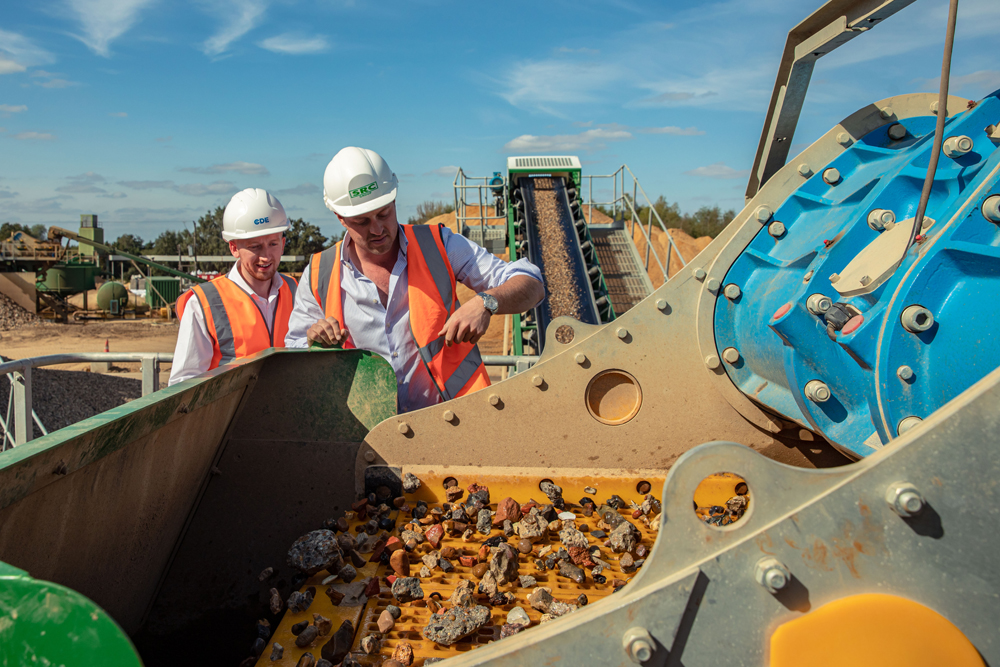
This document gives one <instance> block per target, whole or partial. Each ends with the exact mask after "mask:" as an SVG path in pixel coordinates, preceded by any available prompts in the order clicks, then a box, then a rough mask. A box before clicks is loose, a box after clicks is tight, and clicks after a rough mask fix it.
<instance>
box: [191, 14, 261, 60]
mask: <svg viewBox="0 0 1000 667" xmlns="http://www.w3.org/2000/svg"><path fill="white" fill-rule="evenodd" d="M267 5H268V0H212V1H211V2H210V3H209V10H210V11H211V13H213V14H215V15H216V16H218V17H220V18H222V19H223V21H224V23H223V25H222V28H220V29H219V31H218V32H217V33H215V34H214V35H212V36H211V37H209V38H208V39H207V40H205V43H204V44H203V45H202V51H204V52H205V54H206V55H209V56H218V55H221V54H223V53H225V52H226V51H227V50H229V46H230V44H232V43H233V42H235V41H236V40H238V39H239V38H240V37H242V36H243V35H245V34H247V33H248V32H250V31H251V30H253V29H254V28H256V27H257V25H258V24H259V23H260V22H261V20H263V18H264V12H265V11H266V10H267Z"/></svg>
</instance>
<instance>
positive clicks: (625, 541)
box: [610, 521, 640, 553]
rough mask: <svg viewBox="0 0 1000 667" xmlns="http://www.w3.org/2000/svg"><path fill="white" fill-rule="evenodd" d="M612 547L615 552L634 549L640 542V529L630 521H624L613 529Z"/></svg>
mask: <svg viewBox="0 0 1000 667" xmlns="http://www.w3.org/2000/svg"><path fill="white" fill-rule="evenodd" d="M610 539H611V549H612V550H613V551H614V552H615V553H622V552H625V551H632V550H633V549H635V547H636V545H637V544H638V543H639V539H640V535H639V529H638V528H636V527H635V526H634V525H633V524H631V523H629V522H628V521H623V522H622V523H621V524H619V525H618V527H616V528H615V529H614V530H612V531H611V538H610Z"/></svg>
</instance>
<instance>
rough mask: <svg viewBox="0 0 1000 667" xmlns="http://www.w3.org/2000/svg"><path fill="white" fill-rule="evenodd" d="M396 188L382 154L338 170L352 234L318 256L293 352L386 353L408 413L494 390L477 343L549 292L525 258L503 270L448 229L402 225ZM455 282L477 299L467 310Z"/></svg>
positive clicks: (354, 152) (296, 319)
mask: <svg viewBox="0 0 1000 667" xmlns="http://www.w3.org/2000/svg"><path fill="white" fill-rule="evenodd" d="M397 186H398V181H397V179H396V175H395V174H394V173H393V172H392V170H391V169H390V168H389V165H388V164H386V162H385V160H383V159H382V156H380V155H379V154H378V153H376V152H375V151H372V150H368V149H365V148H356V147H353V146H352V147H348V148H345V149H343V150H341V151H340V152H339V153H337V154H336V155H335V156H334V158H333V160H331V161H330V164H329V165H328V166H327V168H326V173H325V174H324V176H323V199H324V201H325V202H326V205H327V208H329V209H330V210H332V211H333V212H334V213H336V214H337V217H338V218H339V219H340V222H341V224H343V225H344V227H345V228H346V229H347V234H346V235H345V236H344V240H343V241H342V242H340V243H338V244H336V245H335V246H334V247H333V248H329V249H327V250H324V251H322V252H319V253H316V254H315V255H313V256H312V258H311V260H310V262H309V266H307V267H306V270H305V272H304V273H303V274H302V284H303V286H304V287H303V289H300V290H299V291H298V293H297V294H296V296H295V309H294V310H293V311H292V316H291V318H290V320H289V323H288V335H287V336H286V338H285V345H286V346H287V347H307V346H309V345H310V344H311V343H316V344H319V345H322V346H331V345H340V346H342V347H345V348H352V347H353V348H359V349H364V350H370V351H372V352H376V353H378V354H379V355H381V356H382V357H384V358H385V359H386V360H387V361H389V363H390V364H392V367H393V370H394V371H395V373H396V381H397V384H398V390H397V404H398V409H399V412H401V413H402V412H408V411H410V410H416V409H418V408H423V407H427V406H429V405H434V404H435V403H439V402H441V401H445V400H449V399H452V398H456V397H458V396H463V395H465V394H469V393H471V392H473V391H478V390H479V389H482V388H484V387H487V386H489V383H490V380H489V376H488V375H487V373H486V369H485V367H484V366H483V362H482V357H481V356H480V354H479V348H478V347H477V346H476V342H477V341H478V340H479V339H480V338H481V337H482V336H483V334H485V333H486V329H487V328H488V327H489V324H490V319H491V318H492V317H493V316H494V315H504V314H508V313H522V312H524V311H526V310H528V309H530V308H533V307H534V306H535V305H536V304H538V302H539V301H541V300H542V299H543V298H544V297H545V289H544V287H543V286H542V276H541V272H540V271H539V270H538V267H536V266H535V265H533V264H531V263H530V262H529V261H528V260H526V259H519V260H517V261H516V262H513V263H507V262H504V261H503V260H501V259H498V258H497V257H495V256H494V255H492V254H491V253H489V252H487V251H486V250H485V249H484V248H482V247H480V246H479V245H476V244H475V243H473V242H472V241H470V240H468V239H467V238H465V237H464V236H461V235H460V234H454V233H452V232H451V230H449V229H448V228H446V227H444V226H443V225H404V224H400V223H399V222H398V221H397V220H396V190H397ZM456 282H460V283H462V284H464V285H465V286H466V287H468V288H470V289H472V290H473V291H474V292H477V293H478V297H477V298H474V299H471V300H469V301H468V302H467V303H465V304H464V305H460V304H459V302H458V299H457V297H456V289H455V285H456Z"/></svg>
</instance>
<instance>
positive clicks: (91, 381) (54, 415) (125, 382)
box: [0, 357, 142, 436]
mask: <svg viewBox="0 0 1000 667" xmlns="http://www.w3.org/2000/svg"><path fill="white" fill-rule="evenodd" d="M0 359H3V360H4V361H10V360H9V359H6V358H3V357H0ZM0 381H2V382H3V384H5V385H7V386H6V387H4V389H5V390H8V391H9V390H10V383H9V382H8V381H7V380H6V379H0ZM2 395H3V394H2V393H0V396H2ZM140 396H142V380H133V379H132V378H123V377H115V376H114V375H101V374H99V373H87V372H85V371H54V370H46V369H44V368H33V369H32V370H31V404H32V407H33V408H34V409H35V413H36V414H37V415H38V418H39V419H41V420H42V423H43V424H45V428H46V429H47V430H48V431H49V432H50V433H51V432H52V431H55V430H56V429H60V428H63V427H64V426H69V425H70V424H75V423H76V422H78V421H81V420H83V419H87V418H88V417H93V416H94V415H96V414H100V413H102V412H104V411H105V410H110V409H111V408H117V407H118V406H119V405H123V404H125V403H127V402H128V401H131V400H133V399H136V398H139V397H140ZM37 435H39V433H37V432H36V436H37Z"/></svg>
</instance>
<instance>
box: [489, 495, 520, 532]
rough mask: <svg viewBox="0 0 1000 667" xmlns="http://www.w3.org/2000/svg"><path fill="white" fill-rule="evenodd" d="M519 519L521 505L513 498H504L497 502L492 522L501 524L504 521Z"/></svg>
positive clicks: (497, 524)
mask: <svg viewBox="0 0 1000 667" xmlns="http://www.w3.org/2000/svg"><path fill="white" fill-rule="evenodd" d="M520 520H521V506H520V505H518V503H517V501H516V500H514V499H513V498H510V497H508V498H504V499H503V500H501V501H500V502H499V503H498V504H497V513H496V516H495V517H494V518H493V524H494V525H496V526H499V525H502V524H503V522H504V521H511V522H516V521H520Z"/></svg>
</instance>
